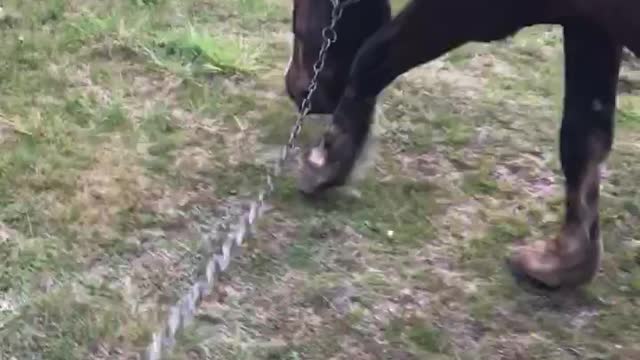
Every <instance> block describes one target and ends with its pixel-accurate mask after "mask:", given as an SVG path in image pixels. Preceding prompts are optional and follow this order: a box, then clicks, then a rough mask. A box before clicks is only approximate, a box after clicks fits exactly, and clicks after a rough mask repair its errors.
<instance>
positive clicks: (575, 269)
mask: <svg viewBox="0 0 640 360" xmlns="http://www.w3.org/2000/svg"><path fill="white" fill-rule="evenodd" d="M564 35H565V82H566V89H565V99H564V114H563V119H562V128H561V131H560V157H561V162H562V170H563V172H564V174H565V177H566V204H565V205H566V214H565V220H564V225H563V227H562V230H561V232H560V234H559V236H558V237H557V238H555V239H552V240H547V241H538V242H535V243H533V244H531V245H527V246H523V247H519V248H517V249H516V251H515V252H514V254H513V255H512V257H511V259H510V261H509V264H510V266H511V269H512V270H513V272H514V274H515V275H516V276H517V277H518V278H519V279H522V280H527V282H528V283H530V284H532V285H537V286H538V287H543V288H546V289H557V288H561V287H575V286H579V285H583V284H585V283H587V282H589V281H591V279H593V277H594V276H595V274H596V273H597V271H598V267H599V263H600V254H601V251H602V244H601V240H600V227H599V216H598V215H599V213H598V198H599V186H600V173H599V165H600V164H601V163H602V162H603V161H604V160H605V159H606V158H607V155H608V154H609V151H610V150H611V145H612V142H613V138H612V137H613V128H614V125H613V120H614V112H615V103H616V85H617V81H618V73H619V68H620V58H621V48H620V47H619V46H618V45H616V44H615V43H613V42H612V41H611V39H610V37H609V36H608V35H607V34H606V33H605V32H604V30H602V29H601V28H598V27H596V26H594V25H592V24H590V23H586V22H581V21H579V20H575V21H572V22H570V23H567V24H564Z"/></svg>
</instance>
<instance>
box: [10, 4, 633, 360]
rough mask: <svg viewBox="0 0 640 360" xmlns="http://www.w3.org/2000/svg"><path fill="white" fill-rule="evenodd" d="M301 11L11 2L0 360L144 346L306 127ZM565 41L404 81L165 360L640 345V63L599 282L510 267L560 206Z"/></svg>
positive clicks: (625, 87)
mask: <svg viewBox="0 0 640 360" xmlns="http://www.w3.org/2000/svg"><path fill="white" fill-rule="evenodd" d="M290 3H291V1H290V0H216V1H213V0H129V1H115V0H53V1H51V0H50V1H45V0H32V1H21V0H8V1H5V2H4V3H3V5H2V8H1V9H2V10H0V39H1V43H2V44H3V46H2V47H0V58H1V59H3V60H2V61H1V62H0V84H1V85H0V147H1V148H2V151H1V152H0V169H1V170H0V204H1V205H2V206H1V207H0V258H2V265H3V266H2V267H1V268H0V359H5V358H7V359H12V358H15V359H53V360H58V359H60V360H62V359H130V358H135V354H137V353H138V352H139V351H141V350H142V349H143V348H144V347H145V346H146V345H147V343H148V341H149V340H150V334H151V332H152V331H155V330H156V329H157V327H158V326H159V325H160V322H161V321H162V320H163V319H164V315H165V314H164V312H165V310H166V308H167V306H169V305H170V304H172V303H173V302H175V301H176V299H178V297H179V296H180V295H181V291H182V290H184V289H185V287H186V286H188V285H189V284H190V283H191V281H193V279H194V276H195V275H196V274H197V273H198V272H199V271H201V264H202V260H203V258H202V256H203V255H204V254H206V253H207V251H208V247H207V244H206V241H203V239H205V240H206V239H210V238H212V237H213V238H216V237H215V236H214V235H216V234H218V233H220V232H221V231H223V230H224V227H225V225H226V224H227V222H228V220H229V219H232V215H234V214H237V213H239V212H240V211H241V210H242V207H243V205H244V203H245V202H246V200H248V199H250V198H251V197H252V196H253V194H254V193H255V191H256V190H257V189H258V187H259V185H260V182H261V180H262V179H261V175H262V167H263V165H264V164H265V162H266V161H270V160H272V159H273V157H274V155H275V154H277V151H275V150H278V146H279V145H280V144H281V143H282V142H283V141H284V140H285V137H286V134H287V132H288V131H289V129H288V127H289V126H290V124H292V121H293V120H294V119H295V112H294V109H293V106H292V104H290V102H289V101H288V99H287V98H286V97H285V96H284V91H283V76H282V71H283V69H284V66H285V64H286V60H287V57H288V55H289V54H288V51H289V44H288V38H289V28H290V25H289V20H290V19H289V16H290V13H289V8H290ZM397 3H400V2H397ZM561 40H562V38H561V33H560V31H559V29H558V28H555V27H548V26H538V27H535V28H531V29H527V30H526V31H523V32H522V33H520V34H518V35H517V36H516V37H514V38H511V39H508V40H505V41H500V42H495V43H493V44H489V45H487V44H484V45H483V44H469V45H467V46H465V47H463V48H460V49H458V50H456V51H454V52H452V53H450V54H447V55H446V56H443V57H442V58H440V59H438V60H436V61H434V62H432V63H430V64H428V65H425V66H422V67H419V68H417V69H415V70H413V71H411V72H410V73H408V74H406V75H405V76H402V77H401V78H400V79H398V80H397V81H396V82H395V83H394V84H393V86H391V87H390V88H389V89H387V90H386V91H385V93H384V95H383V96H382V97H381V106H380V111H379V113H378V117H377V129H376V131H377V139H376V140H377V141H376V145H375V149H376V150H377V152H376V154H377V156H376V157H373V158H372V163H371V164H370V165H372V166H369V169H368V171H366V172H363V175H362V177H361V179H359V180H358V181H357V182H356V183H354V184H353V186H352V187H350V188H347V189H345V190H343V191H341V192H340V194H338V195H337V196H334V197H332V198H331V199H330V200H329V201H325V202H322V203H318V204H311V203H309V202H306V201H303V200H302V199H301V198H300V197H299V196H298V194H297V193H296V190H295V188H294V187H293V181H292V179H291V178H290V177H287V178H285V179H281V181H279V182H278V185H279V186H278V191H277V192H276V194H275V197H274V198H273V199H272V201H271V202H270V206H271V207H272V209H271V210H270V211H269V212H268V213H267V214H266V217H265V218H263V219H264V220H263V222H262V223H261V224H260V229H259V232H258V236H257V237H256V239H255V240H253V241H251V242H250V244H249V245H248V246H247V247H246V249H244V251H243V254H241V256H240V257H238V258H236V259H235V260H234V262H233V266H232V268H231V270H230V271H229V272H228V273H226V274H225V275H224V276H223V278H222V284H221V285H220V286H219V287H218V288H217V289H216V292H215V294H214V295H213V296H211V297H209V298H207V299H206V300H205V301H204V302H203V304H202V306H201V308H200V310H199V314H198V318H197V320H196V322H195V323H194V324H193V325H192V326H191V327H189V328H188V329H187V331H185V332H184V333H183V334H182V335H181V338H180V341H179V343H178V344H177V346H176V348H175V350H174V352H173V354H171V356H170V358H172V359H287V360H293V359H398V360H403V359H488V360H493V359H496V360H497V359H594V360H595V359H640V345H638V342H637V339H638V338H640V320H638V319H640V306H639V305H640V304H639V303H638V299H639V298H640V297H639V295H640V197H639V196H638V191H637V182H636V179H637V178H638V177H640V167H639V166H637V165H635V164H636V162H637V161H636V160H637V153H638V150H640V149H639V148H640V146H639V145H638V144H640V142H639V140H640V62H638V61H636V60H629V61H627V62H626V63H625V68H624V71H623V79H622V81H621V83H620V99H619V106H618V108H619V110H618V122H617V135H616V143H615V149H614V152H613V153H612V156H611V158H610V160H609V161H608V167H607V169H606V171H605V177H606V181H605V182H604V184H603V187H602V192H603V193H602V205H601V207H602V214H601V215H602V222H603V236H604V241H605V249H606V252H605V254H604V260H603V267H602V271H601V273H600V275H599V276H598V277H597V279H596V281H595V282H594V283H593V284H591V285H590V286H588V287H586V288H585V289H584V290H583V291H581V292H580V293H578V294H561V295H557V296H552V297H539V296H533V295H530V294H526V293H524V292H523V291H521V290H520V289H519V288H517V287H516V286H515V285H514V283H513V281H512V280H511V278H510V277H509V276H508V274H507V273H506V272H505V269H504V268H503V261H502V260H503V258H504V257H505V255H506V254H507V253H508V247H509V245H510V244H512V243H513V242H514V241H516V240H521V239H522V240H531V239H538V238H543V237H549V236H553V235H554V233H555V231H556V230H557V228H558V226H559V221H560V219H561V215H562V211H563V208H562V201H563V194H562V180H563V179H562V176H561V173H560V172H559V163H558V156H557V137H558V127H559V124H560V123H559V117H560V110H561V107H560V105H561V99H562V86H563V84H562V71H563V69H562V47H561ZM316 125H317V124H314V123H310V124H309V128H314V127H315V128H317V126H316ZM313 130H314V129H307V131H305V133H304V134H303V138H302V141H305V140H308V139H310V138H311V137H310V135H311V133H313V132H314V131H313Z"/></svg>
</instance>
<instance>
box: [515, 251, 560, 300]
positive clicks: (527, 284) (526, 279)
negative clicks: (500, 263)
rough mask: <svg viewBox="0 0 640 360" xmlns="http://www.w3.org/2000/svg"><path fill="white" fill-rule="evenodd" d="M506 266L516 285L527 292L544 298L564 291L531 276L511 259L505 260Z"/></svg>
mask: <svg viewBox="0 0 640 360" xmlns="http://www.w3.org/2000/svg"><path fill="white" fill-rule="evenodd" d="M505 264H506V267H507V269H508V270H509V272H510V273H511V275H512V276H513V278H514V280H515V282H516V284H517V285H518V286H519V287H520V288H521V289H523V290H524V291H526V292H529V293H532V294H535V295H542V296H544V295H550V294H551V293H555V292H557V291H558V290H561V289H562V287H561V286H549V285H547V284H545V283H543V282H542V281H540V280H538V279H536V278H534V277H532V276H530V275H529V274H527V273H526V272H525V271H524V270H523V269H522V268H521V267H520V266H518V265H516V264H514V263H513V261H511V259H509V258H507V259H505Z"/></svg>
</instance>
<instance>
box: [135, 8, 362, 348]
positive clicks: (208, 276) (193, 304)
mask: <svg viewBox="0 0 640 360" xmlns="http://www.w3.org/2000/svg"><path fill="white" fill-rule="evenodd" d="M330 1H331V5H332V7H333V8H332V12H331V23H330V24H329V25H327V26H326V27H325V28H323V29H322V38H323V44H322V46H321V48H320V52H319V54H318V59H317V60H316V62H315V64H314V65H313V77H312V78H311V82H310V83H309V87H308V92H307V96H306V97H305V99H304V100H303V101H302V104H301V105H300V109H299V112H298V118H297V119H296V122H295V124H294V125H293V128H292V129H291V132H290V134H289V139H288V141H287V143H286V145H285V146H283V148H282V152H281V155H280V158H279V159H278V160H277V161H276V162H275V165H274V169H273V173H269V172H267V177H266V184H265V187H264V188H263V189H262V190H261V191H260V193H259V194H258V197H257V199H256V200H254V201H253V202H251V205H250V207H249V211H248V212H246V213H244V214H243V216H242V217H241V219H240V221H239V223H238V224H237V226H236V228H235V230H234V231H232V232H231V233H229V234H228V236H227V239H226V240H225V241H224V243H223V244H222V247H221V249H220V254H213V255H212V256H211V257H210V258H209V260H208V261H207V265H206V268H205V269H206V270H205V274H204V276H203V277H202V279H201V280H198V281H196V283H194V284H193V285H192V286H191V287H190V288H189V290H188V291H187V292H186V293H184V294H183V296H182V297H181V298H180V300H179V301H178V302H177V303H175V304H174V305H173V306H171V308H170V309H169V311H168V315H167V318H166V320H165V323H164V324H163V326H162V328H161V329H160V330H159V331H157V332H155V333H154V334H153V335H152V339H151V342H150V343H149V345H148V346H147V348H146V351H145V355H144V358H145V359H146V360H160V359H162V355H163V352H168V351H169V350H170V349H171V348H172V347H173V345H174V344H175V342H176V335H177V333H178V331H179V330H180V329H183V328H184V327H185V326H187V325H189V324H190V323H191V321H192V320H193V318H194V316H195V312H196V308H197V306H198V304H199V302H200V301H201V300H202V298H203V297H204V296H207V295H208V294H210V293H211V291H212V289H213V287H214V286H215V284H216V281H217V279H218V276H219V274H221V273H222V272H224V271H225V270H227V268H228V267H229V264H230V263H231V256H232V255H233V253H234V252H235V251H236V250H237V249H239V248H240V247H241V246H242V243H243V242H244V241H245V240H246V239H247V238H249V237H250V236H251V235H252V232H253V230H254V226H255V224H256V221H257V220H258V219H259V218H260V216H261V215H262V212H263V209H264V202H265V200H266V198H267V197H268V196H270V195H271V194H272V193H273V191H274V190H275V185H274V183H273V177H274V176H279V175H280V173H281V171H282V167H283V166H284V164H285V162H286V160H287V159H288V157H289V155H290V152H291V150H293V149H294V147H295V142H296V139H297V137H298V135H300V132H301V131H302V125H303V123H304V119H305V118H306V116H307V115H308V114H309V112H310V111H311V98H312V96H313V94H314V93H315V91H316V89H317V88H318V76H319V75H320V72H321V71H322V70H323V69H324V64H325V59H326V56H327V52H328V50H329V48H330V47H331V45H332V44H333V43H335V42H336V41H337V40H338V34H337V33H336V25H337V23H338V21H339V20H340V18H341V17H342V13H343V11H344V9H345V8H346V7H348V6H351V5H353V4H355V3H357V2H359V1H361V0H345V1H342V2H341V1H340V0H330Z"/></svg>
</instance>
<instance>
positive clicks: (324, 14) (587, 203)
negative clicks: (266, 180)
mask: <svg viewBox="0 0 640 360" xmlns="http://www.w3.org/2000/svg"><path fill="white" fill-rule="evenodd" d="M334 1H337V3H335V4H334ZM346 1H349V4H346V3H344V2H346ZM336 4H337V6H344V9H343V10H344V12H343V14H342V18H341V19H340V21H339V22H338V23H337V25H336V27H335V31H336V34H337V39H335V40H336V41H335V42H334V43H333V45H332V47H331V48H330V49H329V51H328V53H327V54H326V61H325V66H324V68H323V70H322V71H321V73H320V74H319V75H318V81H319V83H318V86H317V88H316V91H315V92H314V93H313V94H312V96H311V98H310V99H311V107H310V109H309V112H310V113H316V114H330V115H331V118H332V126H331V127H330V128H329V129H328V130H326V131H325V132H324V133H323V134H322V135H321V137H320V139H318V142H317V143H316V145H314V147H313V148H311V149H307V150H305V152H304V153H303V161H302V167H301V171H300V175H299V178H298V189H299V190H300V191H301V193H303V194H305V195H318V194H321V193H323V192H325V191H326V190H328V189H331V188H334V187H338V186H342V185H344V184H345V183H346V182H347V181H348V178H349V176H350V174H351V171H352V170H353V168H354V165H355V163H356V160H357V159H358V158H359V156H360V155H361V152H362V149H363V145H364V144H365V141H366V140H367V138H368V135H369V131H370V127H371V123H372V121H373V120H372V118H373V112H374V107H375V105H376V101H377V97H378V95H379V94H380V93H381V92H382V91H383V90H384V89H385V88H386V87H387V86H388V85H389V84H390V83H391V82H393V81H394V80H395V79H396V78H397V77H398V76H400V75H401V74H403V73H405V72H407V71H409V70H410V69H412V68H414V67H417V66H419V65H422V64H425V63H428V62H429V61H431V60H433V59H435V58H437V57H439V56H441V55H443V54H445V53H447V52H448V51H450V50H453V49H455V48H457V47H459V46H462V45H464V44H465V43H468V42H472V41H474V42H485V43H487V42H492V41H497V40H501V39H504V38H507V37H509V36H512V35H514V34H516V33H517V32H519V31H520V30H521V29H523V28H526V27H529V26H533V25H539V24H553V25H560V26H561V27H562V29H563V47H564V56H565V59H564V63H565V72H564V81H565V93H564V103H563V114H562V124H561V128H560V149H559V150H560V161H561V167H562V171H563V174H564V178H565V184H564V185H565V186H564V187H565V216H564V220H563V224H562V226H561V228H560V229H559V232H558V235H557V236H555V237H553V238H551V239H545V240H537V241H535V242H533V243H531V244H524V245H519V246H516V247H514V250H513V251H512V253H511V254H510V255H509V256H508V257H507V258H506V259H505V263H506V268H507V269H508V271H510V273H511V274H512V275H513V276H514V278H515V279H516V280H517V282H518V283H519V284H525V285H531V286H533V288H534V289H537V290H544V291H551V292H553V291H558V290H561V289H572V288H577V287H580V286H583V285H586V284H588V283H589V282H591V281H592V280H593V278H594V277H595V276H596V274H597V272H598V269H599V267H600V262H601V253H602V251H603V246H602V240H601V237H600V222H599V208H598V202H599V195H600V194H599V187H600V172H599V168H600V165H601V164H602V163H603V162H604V161H605V160H606V159H607V157H608V154H609V152H610V150H611V147H612V144H613V133H614V116H615V107H616V96H617V92H616V88H617V83H618V77H619V71H620V66H621V59H622V55H623V51H624V49H625V48H626V49H627V50H629V51H630V52H632V53H633V54H635V56H637V55H639V54H640V21H636V19H635V17H636V16H638V15H640V1H638V0H520V1H513V0H412V1H410V2H409V3H408V4H407V5H405V7H404V8H403V9H402V10H401V11H400V12H399V13H398V14H397V15H396V16H393V17H392V13H391V7H390V4H389V0H359V1H358V0H356V1H353V0H293V12H292V33H293V47H292V53H291V58H290V61H289V65H288V67H287V70H286V73H285V84H286V91H287V93H288V96H289V97H290V98H291V100H292V101H293V102H294V103H296V104H297V105H298V106H299V107H300V106H301V104H302V102H303V100H304V98H305V97H306V96H307V95H308V93H307V87H308V85H309V83H310V79H311V78H312V76H313V73H314V66H313V64H314V62H315V61H316V59H317V56H318V51H319V49H320V47H321V46H322V44H323V43H322V42H323V28H324V27H325V26H327V25H328V24H329V23H330V22H331V17H332V10H333V8H334V6H335V5H336ZM325 36H326V35H325ZM527 288H531V287H529V286H528V287H527Z"/></svg>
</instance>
